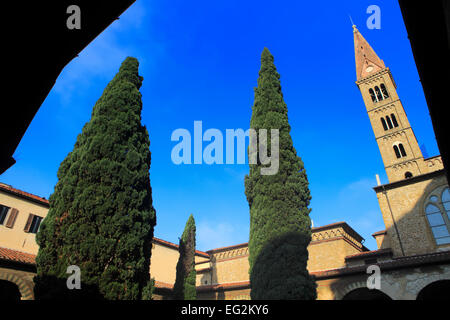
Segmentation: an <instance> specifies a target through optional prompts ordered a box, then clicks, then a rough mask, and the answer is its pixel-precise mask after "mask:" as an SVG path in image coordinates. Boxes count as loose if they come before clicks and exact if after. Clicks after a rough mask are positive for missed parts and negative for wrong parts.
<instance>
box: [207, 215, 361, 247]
mask: <svg viewBox="0 0 450 320" xmlns="http://www.w3.org/2000/svg"><path fill="white" fill-rule="evenodd" d="M337 227H342V228H344V230H345V231H346V232H347V233H348V234H350V235H351V236H352V237H354V238H355V239H356V240H357V241H360V242H361V241H362V240H365V239H364V238H363V237H362V236H361V235H360V234H359V233H358V232H356V231H355V230H354V229H353V228H352V227H350V226H349V225H348V223H347V222H345V221H340V222H334V223H330V224H327V225H324V226H320V227H315V228H311V232H312V233H314V232H320V231H323V230H329V229H333V228H337ZM245 246H248V242H245V243H240V244H236V245H232V246H227V247H221V248H215V249H211V250H208V251H206V252H207V253H209V254H211V253H216V252H220V251H226V250H231V249H236V248H241V247H245ZM363 247H364V246H363Z"/></svg>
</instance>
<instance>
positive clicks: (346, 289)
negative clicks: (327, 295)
mask: <svg viewBox="0 0 450 320" xmlns="http://www.w3.org/2000/svg"><path fill="white" fill-rule="evenodd" d="M357 289H367V282H366V281H356V282H352V283H349V284H347V285H345V286H343V287H342V288H339V289H338V290H336V292H335V298H334V299H335V300H342V299H343V298H344V297H345V296H346V295H347V294H348V293H350V292H352V291H354V290H357ZM378 291H380V292H382V293H383V294H385V295H386V296H388V297H389V298H390V299H392V300H393V298H392V296H391V295H390V294H388V293H387V292H386V290H384V288H381V289H379V290H378Z"/></svg>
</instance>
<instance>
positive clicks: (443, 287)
mask: <svg viewBox="0 0 450 320" xmlns="http://www.w3.org/2000/svg"><path fill="white" fill-rule="evenodd" d="M449 298H450V280H438V281H435V282H432V283H430V284H428V285H426V286H425V287H424V288H423V289H422V290H420V291H419V293H418V294H417V298H416V300H422V301H423V300H448V299H449Z"/></svg>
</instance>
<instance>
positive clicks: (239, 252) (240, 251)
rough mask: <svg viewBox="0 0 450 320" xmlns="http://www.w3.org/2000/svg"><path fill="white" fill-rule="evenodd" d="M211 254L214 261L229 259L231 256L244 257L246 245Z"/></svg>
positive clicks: (246, 251)
mask: <svg viewBox="0 0 450 320" xmlns="http://www.w3.org/2000/svg"><path fill="white" fill-rule="evenodd" d="M212 256H213V258H214V259H215V260H216V261H220V260H224V259H231V258H236V257H245V256H248V247H245V248H237V249H231V250H227V251H222V252H218V253H214V254H213V255H212Z"/></svg>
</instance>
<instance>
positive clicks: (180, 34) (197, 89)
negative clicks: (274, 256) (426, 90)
mask: <svg viewBox="0 0 450 320" xmlns="http://www.w3.org/2000/svg"><path fill="white" fill-rule="evenodd" d="M242 2H243V1H235V0H227V1H196V2H195V3H192V2H186V1H179V0H174V1H170V2H167V1H146V0H137V1H136V2H135V4H133V5H132V6H131V7H130V8H129V9H128V10H127V11H126V12H125V13H124V14H123V15H122V16H121V17H120V19H119V20H117V21H115V22H114V23H113V24H112V25H111V26H110V27H109V28H108V29H107V30H105V31H104V32H103V33H102V34H101V35H99V36H98V37H97V38H96V39H95V40H94V41H93V42H92V43H91V44H90V45H89V46H88V47H87V48H86V49H85V50H84V51H82V52H81V53H80V55H79V57H77V58H75V59H74V60H73V61H71V62H70V63H69V64H68V65H67V66H66V68H65V69H64V70H63V72H62V73H61V75H60V76H59V78H58V80H57V81H56V83H55V86H54V87H53V89H52V90H51V92H50V94H49V95H48V96H47V98H46V100H45V101H44V103H43V104H42V106H41V108H40V110H39V112H38V113H37V115H36V117H35V118H34V120H33V122H32V123H31V125H30V127H29V128H28V130H27V132H26V134H25V136H24V137H23V139H22V141H21V143H20V145H19V147H18V148H17V150H16V152H15V154H14V157H15V159H16V160H17V163H16V164H15V165H14V166H13V167H12V168H10V169H9V170H8V171H6V172H5V173H4V174H3V175H1V176H0V181H2V182H4V183H7V184H11V185H13V186H14V187H16V188H19V189H22V190H25V191H28V192H31V193H34V194H37V195H40V196H44V197H46V198H48V197H49V195H50V194H51V193H52V192H53V188H54V186H55V184H56V182H57V178H56V172H57V170H58V167H59V164H60V163H61V161H62V160H63V159H64V158H65V157H66V155H67V153H68V152H70V151H71V150H72V149H73V145H74V143H75V141H76V137H77V135H78V134H79V133H80V132H81V129H82V127H83V125H84V124H85V123H86V122H87V121H89V119H90V116H91V110H92V107H93V106H94V104H95V102H96V100H97V99H98V98H99V97H100V96H101V94H102V91H103V89H104V88H105V86H106V85H107V83H108V82H109V81H110V80H111V79H112V77H113V76H114V75H115V73H116V72H117V71H118V68H119V66H120V63H121V62H122V61H123V60H124V59H125V58H126V57H127V56H134V57H136V58H138V59H139V61H140V74H141V75H142V76H143V77H144V82H143V86H142V88H141V92H142V96H143V104H144V107H143V112H142V122H143V123H144V124H145V125H146V126H147V128H148V130H149V134H150V141H151V145H150V150H151V152H152V164H151V169H150V179H151V185H152V188H153V199H154V206H155V208H156V211H157V226H156V228H155V236H156V237H159V238H162V239H165V240H167V241H171V242H175V243H177V242H178V237H179V236H180V235H181V233H182V232H183V229H184V225H185V222H186V220H187V218H188V217H189V214H191V213H193V214H194V217H195V219H196V223H197V248H198V249H199V250H208V249H212V248H216V247H221V246H228V245H233V244H237V243H243V242H247V241H248V233H249V210H248V204H247V201H246V198H245V194H244V176H245V174H246V173H247V172H248V165H238V164H235V165H206V164H203V165H179V166H177V165H175V164H173V163H172V161H171V158H170V155H171V150H172V148H173V146H174V145H175V144H176V142H172V141H171V140H170V137H171V134H172V132H173V131H174V130H175V129H177V128H185V129H188V130H190V131H192V130H193V123H194V121H196V120H201V121H203V128H204V130H206V129H208V128H217V129H219V130H221V131H222V132H224V133H225V129H235V128H243V129H247V128H248V127H249V123H250V117H251V106H252V103H253V97H254V93H253V88H254V87H255V86H256V81H257V77H258V71H259V68H260V55H261V52H262V50H263V48H264V47H268V48H269V50H270V51H271V52H272V54H273V55H274V57H275V64H276V66H277V69H278V72H279V73H280V75H281V85H282V91H283V94H284V99H285V102H286V104H287V106H288V110H289V114H288V115H289V122H290V124H291V127H292V130H291V135H292V138H293V141H294V146H295V148H296V150H297V152H298V155H299V156H300V157H302V159H303V161H304V164H305V168H306V170H307V174H308V178H309V181H310V190H311V194H312V202H311V208H312V212H311V217H312V219H313V221H314V225H315V226H321V225H325V224H329V223H333V222H337V221H346V222H347V223H349V224H350V226H352V227H353V228H354V229H355V230H356V231H358V232H359V233H360V234H361V235H362V236H363V237H364V238H365V239H366V242H365V244H366V246H367V247H369V248H370V249H376V242H375V241H374V239H373V238H372V237H371V234H372V233H373V232H375V231H379V230H382V229H384V223H383V220H382V217H381V213H380V210H379V207H378V202H377V199H376V195H375V192H374V191H373V189H372V187H373V186H375V184H376V180H375V174H377V173H378V174H380V176H381V179H382V182H383V183H386V182H387V178H386V174H385V171H384V167H383V163H382V160H381V156H380V154H379V150H378V147H377V145H376V142H375V139H374V135H373V131H372V128H371V126H370V123H369V119H368V116H367V113H366V111H365V107H364V104H363V101H362V98H361V95H360V93H359V91H358V89H357V87H356V85H355V80H356V79H355V78H356V72H355V62H354V61H355V60H354V47H353V34H352V28H351V23H350V20H349V15H351V16H352V18H353V21H354V22H355V24H356V25H357V26H358V28H359V30H360V32H361V33H362V34H363V36H364V37H365V38H366V39H367V40H368V41H369V43H370V44H371V46H372V47H373V48H374V50H375V51H376V52H377V54H378V55H379V56H380V58H381V59H383V60H384V62H385V64H386V66H388V67H389V68H390V69H391V71H392V73H393V76H394V79H395V81H396V83H397V86H398V93H399V96H400V99H401V100H402V103H403V105H404V107H405V109H406V112H407V115H408V118H409V120H410V123H411V125H412V127H413V129H414V132H415V134H416V137H417V139H418V141H419V145H422V144H424V145H425V146H426V149H427V152H428V155H429V156H433V155H437V154H439V150H438V148H437V145H436V141H435V136H434V132H433V129H432V125H431V121H430V117H429V113H428V109H427V106H426V102H425V99H424V95H423V91H422V87H421V84H420V82H419V77H418V74H417V69H416V66H415V63H414V59H413V56H412V52H411V47H410V44H409V41H408V38H407V34H406V30H405V27H404V24H403V19H402V16H401V12H400V9H399V6H398V3H397V1H393V0H385V1H382V2H381V1H356V0H353V1H338V2H336V1H320V2H318V3H316V2H311V1H310V2H308V3H306V2H304V1H253V0H252V1H245V2H243V3H242ZM373 4H375V5H378V6H379V7H380V8H381V29H380V30H369V29H368V28H367V27H366V20H367V19H368V17H369V14H367V13H366V9H367V7H368V6H369V5H373ZM82 10H83V9H82V8H81V11H82Z"/></svg>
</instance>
